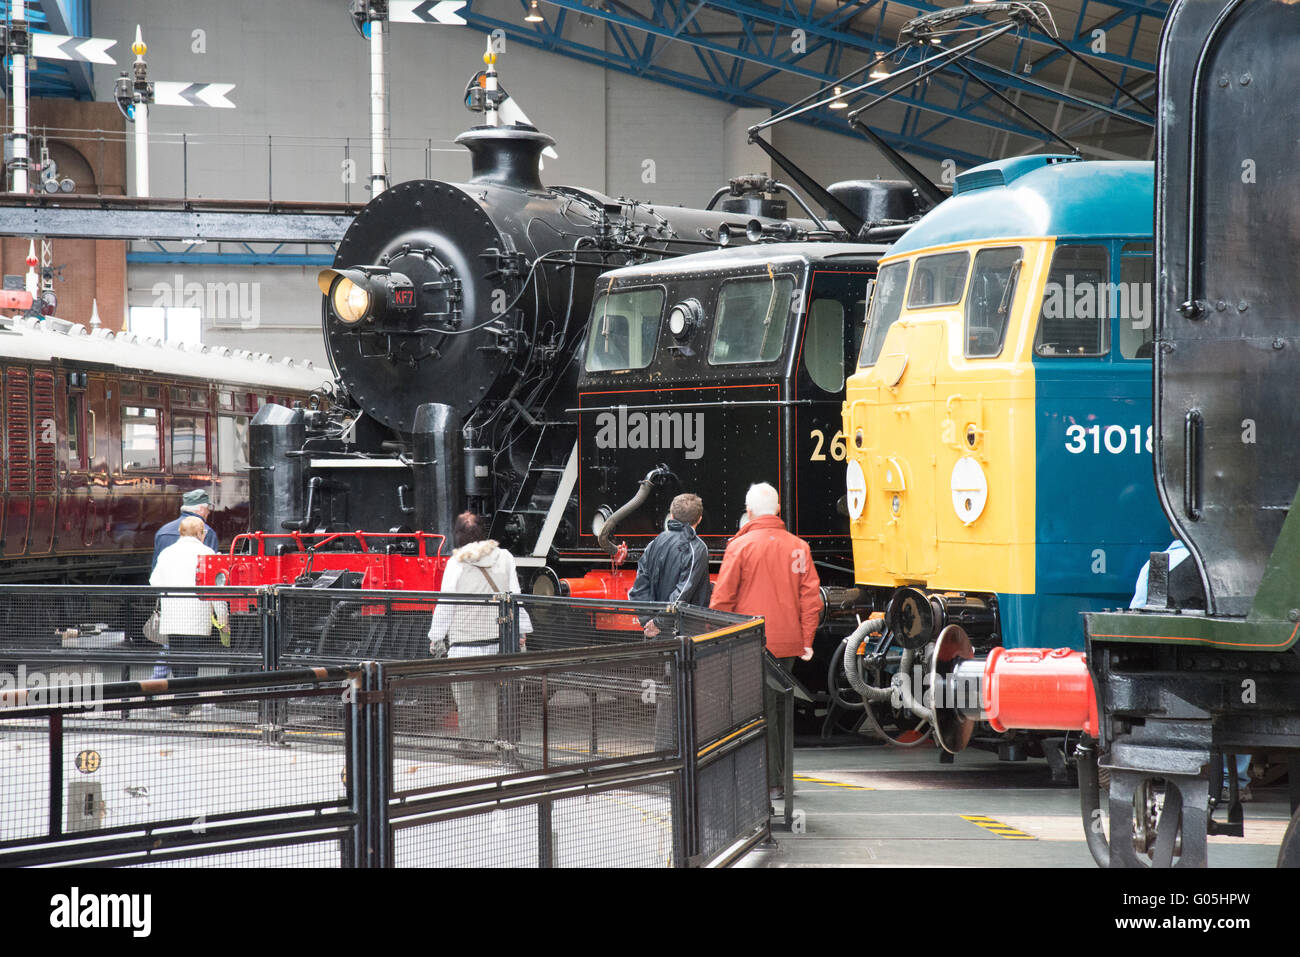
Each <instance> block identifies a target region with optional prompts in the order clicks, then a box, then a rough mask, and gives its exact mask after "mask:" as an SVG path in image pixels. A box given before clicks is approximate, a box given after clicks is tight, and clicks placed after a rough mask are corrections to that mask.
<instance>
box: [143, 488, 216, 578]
mask: <svg viewBox="0 0 1300 957" xmlns="http://www.w3.org/2000/svg"><path fill="white" fill-rule="evenodd" d="M211 514H212V502H211V500H210V499H209V498H208V493H207V492H206V491H205V490H203V489H201V488H196V489H193V490H192V491H189V492H186V493H185V494H184V495H182V496H181V514H180V517H179V518H177V519H176V520H175V521H171V522H168V523H167V524H166V525H164V526H163V527H162V528H160V529H158V531H157V532H155V533H154V536H153V562H152V563H151V564H150V565H149V573H150V574H153V570H154V569H155V568H157V567H158V556H159V555H161V554H162V550H163V549H164V548H166V547H167V546H168V545H174V544H176V540H177V539H179V538H180V537H181V533H180V527H181V521H182V520H183V519H184V518H185V516H187V515H197V516H198V517H199V518H200V519H202V520H203V544H204V545H206V546H208V548H210V549H212V550H213V551H214V552H215V551H216V550H217V533H216V532H214V531H213V530H212V529H211V528H209V527H208V516H209V515H211Z"/></svg>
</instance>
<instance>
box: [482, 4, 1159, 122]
mask: <svg viewBox="0 0 1300 957" xmlns="http://www.w3.org/2000/svg"><path fill="white" fill-rule="evenodd" d="M520 2H521V5H524V4H525V3H526V0H520ZM891 2H894V3H900V4H903V5H905V6H907V7H908V8H911V9H941V8H938V7H934V6H933V5H931V4H929V3H927V2H926V0H891ZM1093 2H1101V0H1093ZM1106 2H1109V0H1106ZM548 5H551V6H555V7H558V8H561V9H564V10H570V11H578V12H582V13H586V14H588V15H589V16H591V17H593V18H595V19H600V20H603V21H605V22H606V23H607V25H608V26H609V29H610V30H611V32H612V33H613V34H614V36H615V38H616V42H617V38H618V34H619V31H620V30H621V31H622V32H623V33H624V34H625V35H626V34H627V32H628V31H630V30H637V31H643V32H646V33H649V34H652V35H656V36H659V37H663V38H664V39H667V40H677V41H679V42H683V43H686V44H688V45H690V46H692V47H694V48H696V51H697V56H700V57H701V60H703V56H702V53H707V54H708V56H709V59H710V60H712V62H713V68H712V69H709V68H708V67H707V65H706V73H707V74H708V75H709V77H710V80H711V82H714V83H719V81H720V80H721V78H722V77H724V76H729V71H728V70H726V69H725V68H724V67H723V65H722V63H721V61H720V60H719V57H730V58H733V62H734V59H735V58H740V59H743V60H746V61H749V62H753V63H757V64H759V65H762V66H766V67H769V68H775V69H777V70H780V71H782V72H787V73H791V74H794V75H800V76H804V77H807V78H809V79H821V80H822V82H825V75H824V74H820V73H818V72H817V71H815V70H811V69H808V68H806V67H803V66H802V65H801V64H799V63H798V62H794V58H793V57H792V58H791V59H790V60H778V61H773V60H772V58H770V57H768V56H766V55H764V54H763V53H762V51H761V50H755V49H750V46H751V45H752V44H751V43H750V42H749V40H750V38H751V37H753V32H752V21H753V20H755V19H757V20H761V21H763V22H766V23H768V24H771V25H772V26H773V27H784V28H788V29H791V30H794V29H801V30H803V31H804V34H805V37H823V38H825V39H828V40H830V41H831V42H835V43H840V44H843V45H845V46H847V47H851V48H853V49H857V50H861V51H864V52H866V53H869V54H871V55H873V56H874V55H879V54H880V53H884V52H887V51H888V50H889V49H891V48H892V47H891V45H887V44H885V43H883V42H880V41H876V40H872V39H871V38H870V37H867V36H866V35H865V34H861V33H857V32H854V31H849V30H837V29H833V28H829V27H827V26H825V25H823V24H820V23H818V22H817V21H816V20H813V19H810V18H808V17H805V16H802V15H799V16H796V15H792V14H791V13H789V12H788V10H787V9H785V8H774V7H771V6H768V5H766V4H760V3H753V2H741V0H708V7H709V9H710V10H711V11H713V12H723V13H728V14H731V15H732V16H734V17H736V18H737V19H738V20H739V21H740V22H741V24H742V26H743V27H744V31H743V37H744V39H743V40H742V42H741V44H740V45H739V46H737V47H729V46H727V45H725V44H723V43H719V42H716V41H715V40H713V39H712V38H710V37H708V36H702V35H701V33H702V31H701V29H700V28H699V25H698V21H695V20H692V22H691V24H690V27H691V29H688V30H687V31H685V32H674V28H673V27H672V26H670V25H668V24H662V23H657V22H655V21H654V20H653V19H649V18H646V17H645V16H644V15H642V14H640V13H639V11H636V10H634V9H633V8H631V7H629V6H628V5H627V4H625V3H622V2H618V0H615V2H614V3H611V4H607V5H606V6H605V8H604V9H601V8H596V7H589V6H587V5H586V3H584V2H583V0H548ZM470 6H471V7H472V0H471V4H470ZM614 6H617V8H618V9H613V7H614ZM883 7H884V5H883V4H882V11H883ZM1043 39H1044V42H1046V39H1045V38H1043ZM619 45H620V48H622V47H623V46H625V45H626V44H624V43H620V44H619ZM1067 45H1069V46H1072V47H1073V48H1076V49H1079V48H1080V47H1082V50H1081V51H1080V52H1081V53H1083V54H1087V55H1088V56H1090V57H1091V58H1092V59H1101V60H1107V61H1109V62H1112V63H1116V64H1120V65H1130V66H1133V67H1134V68H1135V69H1142V70H1146V71H1149V72H1151V71H1153V70H1154V67H1153V66H1152V65H1150V64H1146V63H1142V62H1139V61H1134V60H1131V59H1130V58H1125V57H1116V56H1114V55H1112V54H1107V55H1094V54H1092V53H1091V50H1090V49H1089V48H1088V45H1087V44H1079V43H1078V42H1077V41H1074V42H1068V43H1067ZM1053 52H1055V53H1057V54H1058V55H1062V54H1061V53H1060V51H1059V50H1055V49H1054V51H1053ZM625 56H626V52H625ZM804 58H805V57H804V56H800V57H798V59H800V60H802V59H804ZM966 65H967V66H968V68H970V69H971V70H972V71H973V72H975V73H976V74H977V75H979V76H981V78H982V79H984V80H985V81H987V82H989V83H990V84H991V85H993V86H995V87H999V88H1002V89H1009V90H1019V91H1021V92H1022V93H1024V94H1026V95H1029V96H1031V97H1036V98H1039V99H1045V100H1047V101H1049V102H1055V101H1056V100H1057V99H1058V98H1055V97H1053V96H1052V95H1051V93H1050V91H1046V90H1043V89H1041V88H1039V87H1036V86H1034V85H1032V84H1030V83H1026V82H1022V81H1021V80H1020V79H1019V78H1018V77H1014V76H1010V77H1009V76H1006V75H1004V74H1001V73H999V72H997V71H996V70H995V69H989V68H988V67H986V66H985V65H984V64H983V63H981V62H980V61H979V60H978V59H975V58H970V59H968V60H967V61H966ZM769 72H770V70H769ZM719 85H720V86H725V87H731V86H734V85H737V84H735V83H731V82H721V83H719ZM949 89H951V87H949ZM724 98H726V99H733V98H734V93H730V92H728V93H726V95H725V96H724ZM917 105H918V106H920V107H921V108H922V109H928V108H929V107H930V104H927V103H920V104H917ZM935 112H939V113H941V114H944V115H947V116H950V117H951V116H952V114H951V111H945V110H942V109H939V110H936V111H935ZM1121 112H1125V113H1128V112H1129V111H1127V110H1124V111H1121ZM957 115H961V114H957ZM1130 115H1132V116H1133V117H1134V118H1135V119H1138V120H1141V119H1143V117H1140V116H1139V115H1138V114H1130ZM1034 138H1036V137H1034Z"/></svg>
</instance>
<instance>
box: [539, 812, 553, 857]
mask: <svg viewBox="0 0 1300 957" xmlns="http://www.w3.org/2000/svg"><path fill="white" fill-rule="evenodd" d="M553 806H554V805H553V802H551V801H549V800H547V799H546V798H543V799H542V800H540V801H538V802H537V866H538V867H554V866H555V832H554V831H553V830H552V823H551V808H552V807H553Z"/></svg>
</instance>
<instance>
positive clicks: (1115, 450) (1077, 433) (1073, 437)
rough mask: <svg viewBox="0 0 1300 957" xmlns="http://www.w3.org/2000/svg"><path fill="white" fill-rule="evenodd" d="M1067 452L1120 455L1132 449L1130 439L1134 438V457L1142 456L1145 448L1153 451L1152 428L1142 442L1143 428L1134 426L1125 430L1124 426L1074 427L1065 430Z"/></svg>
mask: <svg viewBox="0 0 1300 957" xmlns="http://www.w3.org/2000/svg"><path fill="white" fill-rule="evenodd" d="M1065 435H1066V439H1065V451H1067V452H1070V453H1072V454H1074V455H1078V454H1079V453H1080V452H1087V451H1089V450H1091V451H1092V453H1093V454H1094V455H1096V454H1099V453H1101V452H1103V451H1106V452H1110V453H1111V454H1112V455H1119V454H1120V453H1121V452H1124V451H1127V450H1128V449H1129V448H1130V445H1129V437H1130V436H1132V439H1133V443H1132V446H1131V447H1132V450H1133V454H1134V455H1141V454H1142V450H1143V448H1145V449H1146V451H1148V452H1150V451H1151V426H1149V425H1148V426H1147V431H1146V442H1145V443H1144V442H1143V441H1142V426H1140V425H1134V426H1132V427H1130V428H1127V429H1126V428H1124V426H1122V425H1105V426H1103V425H1093V426H1089V427H1087V428H1085V427H1084V426H1082V425H1072V426H1070V427H1069V428H1068V429H1066V430H1065Z"/></svg>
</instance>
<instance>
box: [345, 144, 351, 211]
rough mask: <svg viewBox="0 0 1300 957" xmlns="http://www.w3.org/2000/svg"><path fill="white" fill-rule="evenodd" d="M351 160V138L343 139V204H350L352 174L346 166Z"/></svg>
mask: <svg viewBox="0 0 1300 957" xmlns="http://www.w3.org/2000/svg"><path fill="white" fill-rule="evenodd" d="M351 159H352V137H350V136H345V137H343V170H344V176H343V202H345V203H350V202H352V172H351V171H350V170H349V169H348V164H349V162H350V161H351Z"/></svg>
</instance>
